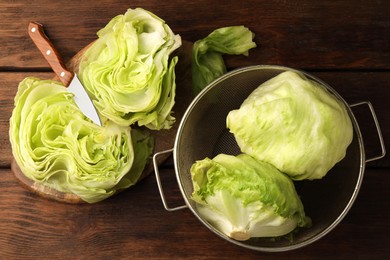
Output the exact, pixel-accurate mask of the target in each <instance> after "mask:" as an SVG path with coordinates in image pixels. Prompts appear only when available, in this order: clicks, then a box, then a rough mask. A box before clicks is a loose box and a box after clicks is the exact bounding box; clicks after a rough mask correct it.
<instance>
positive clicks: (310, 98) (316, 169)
mask: <svg viewBox="0 0 390 260" xmlns="http://www.w3.org/2000/svg"><path fill="white" fill-rule="evenodd" d="M227 127H228V128H229V129H230V132H231V133H233V134H234V136H235V139H236V141H237V143H238V145H239V147H240V149H241V151H242V152H243V153H246V154H249V155H251V156H253V157H254V158H256V159H258V160H260V161H265V162H268V163H270V164H272V165H274V166H275V167H276V168H278V169H279V170H280V171H282V172H283V173H286V174H288V175H289V176H290V177H291V178H292V179H294V180H302V179H320V178H322V177H323V176H324V175H326V173H327V172H328V171H329V170H330V169H331V168H332V167H333V166H334V165H335V164H336V163H337V162H339V161H340V160H341V159H343V158H344V156H345V154H346V150H347V147H348V146H349V144H350V143H351V142H352V138H353V128H352V123H351V120H350V117H349V115H348V112H347V110H346V107H345V105H344V104H343V102H342V101H340V100H339V99H337V98H336V97H335V96H334V95H332V94H331V93H330V92H328V91H327V90H326V89H325V88H324V87H322V86H320V85H319V84H318V83H316V82H314V81H312V80H309V79H307V78H306V77H304V76H303V75H300V74H298V73H296V72H293V71H286V72H283V73H281V74H279V75H277V76H276V77H274V78H272V79H270V80H268V81H266V82H264V83H263V84H261V85H260V86H259V87H258V88H257V89H255V90H254V91H253V92H252V93H251V94H250V95H249V96H248V98H247V99H246V100H245V101H244V102H243V103H242V105H241V107H240V108H239V109H237V110H233V111H231V112H230V113H229V114H228V116H227Z"/></svg>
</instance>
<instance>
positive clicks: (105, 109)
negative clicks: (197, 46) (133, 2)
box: [79, 8, 181, 130]
mask: <svg viewBox="0 0 390 260" xmlns="http://www.w3.org/2000/svg"><path fill="white" fill-rule="evenodd" d="M97 35H98V39H97V40H96V41H95V42H94V43H93V44H92V45H91V46H90V47H89V48H88V49H87V51H86V52H85V53H84V54H83V57H82V59H81V62H80V66H79V76H80V80H81V81H82V83H83V85H84V87H85V88H86V89H87V90H88V92H89V93H90V95H91V96H92V98H93V99H94V104H95V106H96V108H97V109H98V111H99V112H100V114H101V115H103V116H105V117H107V118H108V119H110V120H112V121H113V122H115V123H117V124H119V125H123V126H128V125H131V124H133V123H135V122H137V123H138V125H145V126H146V127H148V128H150V129H157V130H159V129H163V128H165V129H167V128H170V127H171V125H172V124H173V122H174V120H175V119H174V117H173V116H172V115H171V110H172V107H173V105H174V99H175V89H176V84H175V65H176V63H177V60H178V58H177V57H173V58H172V59H170V55H171V54H172V52H173V51H174V50H175V49H177V48H178V47H179V46H180V45H181V38H180V36H179V35H175V34H173V32H172V30H171V29H170V28H169V26H168V25H167V24H166V23H165V22H164V21H163V20H161V19H160V18H159V17H157V16H156V15H154V14H152V13H150V12H148V11H146V10H144V9H141V8H137V9H128V11H127V12H126V13H125V14H124V15H118V16H116V17H114V18H113V19H112V20H111V21H110V22H109V23H108V24H107V25H106V26H105V27H104V28H103V29H101V30H100V31H98V33H97Z"/></svg>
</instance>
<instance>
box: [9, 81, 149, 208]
mask: <svg viewBox="0 0 390 260" xmlns="http://www.w3.org/2000/svg"><path fill="white" fill-rule="evenodd" d="M9 135H10V142H11V146H12V152H13V156H14V158H15V160H16V162H17V164H18V165H19V167H20V168H21V170H22V172H23V173H24V175H25V176H26V177H28V178H29V179H31V180H33V181H35V182H36V183H39V184H43V185H45V186H47V187H51V188H53V189H56V190H58V191H60V192H65V193H73V194H76V195H78V196H79V197H80V198H81V199H82V200H84V201H86V202H89V203H93V202H97V201H101V200H103V199H106V198H108V197H110V196H111V195H113V194H114V193H115V192H117V191H118V190H122V189H125V188H128V187H130V186H131V185H133V184H135V183H136V182H137V181H138V179H139V177H140V176H141V174H142V172H143V169H144V167H145V165H146V163H147V161H148V159H149V157H150V155H151V153H152V148H153V141H152V139H151V137H150V136H149V135H148V134H146V133H144V132H141V131H140V130H135V129H131V128H130V127H124V126H119V125H117V124H114V123H112V122H110V121H107V122H106V123H105V125H104V127H100V126H98V125H96V124H94V123H92V122H91V121H90V120H89V119H88V118H86V117H85V116H84V115H83V114H82V113H81V111H80V110H79V108H78V107H77V105H76V104H75V103H74V101H73V95H72V94H71V93H69V92H67V91H66V89H65V87H64V86H63V85H61V84H60V83H59V82H57V81H53V80H40V79H38V78H33V77H28V78H25V79H24V80H23V81H22V82H20V84H19V88H18V92H17V94H16V96H15V108H14V110H13V113H12V116H11V119H10V130H9Z"/></svg>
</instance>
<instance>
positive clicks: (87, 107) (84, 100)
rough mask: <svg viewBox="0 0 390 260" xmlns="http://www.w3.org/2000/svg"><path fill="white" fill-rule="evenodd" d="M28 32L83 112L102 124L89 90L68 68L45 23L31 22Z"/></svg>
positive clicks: (96, 122) (98, 123)
mask: <svg viewBox="0 0 390 260" xmlns="http://www.w3.org/2000/svg"><path fill="white" fill-rule="evenodd" d="M28 32H29V35H30V38H31V39H32V41H33V42H34V43H35V45H36V46H37V47H38V49H39V50H40V51H41V53H42V55H43V56H44V57H45V59H46V61H47V62H48V63H49V65H50V67H51V68H52V69H53V71H54V73H55V74H56V75H57V77H58V78H59V79H60V81H61V82H62V84H64V86H65V87H66V89H67V91H69V92H71V93H73V94H74V96H73V99H74V101H75V103H76V104H77V106H78V107H79V108H80V110H81V112H83V114H84V115H85V116H87V117H88V118H89V119H91V120H92V121H93V122H94V123H95V124H97V125H99V126H101V125H102V122H101V120H100V117H99V114H98V112H97V111H96V108H95V106H94V104H93V102H92V100H91V98H90V97H89V95H88V93H87V91H86V90H85V88H84V86H83V85H82V84H81V82H80V80H79V78H78V77H77V74H76V73H74V72H72V71H69V70H68V69H67V68H66V66H65V65H64V63H63V61H62V59H61V57H60V55H59V54H58V52H57V50H56V49H55V47H54V45H53V44H52V42H51V41H50V40H49V38H48V37H47V36H46V34H45V32H44V30H43V25H42V24H39V23H36V22H30V24H29V26H28Z"/></svg>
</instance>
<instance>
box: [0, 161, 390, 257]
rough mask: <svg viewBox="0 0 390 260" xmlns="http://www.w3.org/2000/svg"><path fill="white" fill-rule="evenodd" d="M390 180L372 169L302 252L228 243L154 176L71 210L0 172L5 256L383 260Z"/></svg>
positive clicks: (173, 186)
mask: <svg viewBox="0 0 390 260" xmlns="http://www.w3.org/2000/svg"><path fill="white" fill-rule="evenodd" d="M161 175H162V176H163V178H164V179H163V183H164V186H165V187H166V189H167V190H169V191H170V193H169V194H168V199H169V201H170V203H172V204H177V205H180V204H181V203H183V202H182V198H181V197H180V192H179V190H178V188H177V182H176V180H175V177H174V173H173V171H172V170H171V169H165V170H164V169H162V171H161ZM387 177H388V170H383V169H382V170H381V169H368V170H367V171H366V174H365V180H364V182H363V185H362V188H361V191H360V193H359V195H358V198H357V201H356V202H355V204H354V206H353V207H352V209H351V211H350V212H349V214H348V215H347V217H346V218H345V219H344V220H343V221H342V222H341V223H340V224H339V226H338V227H337V228H336V229H335V230H334V231H332V232H331V233H330V234H328V235H327V236H325V237H324V238H322V239H321V240H319V241H317V242H315V243H314V244H312V245H309V246H307V247H305V248H302V249H298V250H294V251H291V252H285V253H278V254H270V253H262V252H256V251H252V250H246V249H243V248H240V247H238V246H235V245H231V244H230V243H228V242H226V241H224V240H223V239H221V238H219V237H217V236H216V235H214V234H213V233H211V232H210V231H209V230H208V229H207V228H205V227H204V226H203V225H202V224H201V223H200V222H199V221H198V220H197V219H196V218H195V216H194V215H193V214H192V213H191V212H190V211H189V210H186V209H184V210H181V211H177V212H167V211H165V210H164V208H163V206H162V204H161V200H160V197H159V194H158V191H157V185H156V182H155V178H154V177H152V176H150V177H148V178H147V179H145V180H144V181H143V182H142V183H140V184H139V185H137V186H134V187H132V188H131V189H129V190H127V191H125V192H123V193H122V194H121V195H120V196H115V197H111V198H109V199H108V200H105V201H103V202H102V203H98V204H93V205H89V204H84V205H70V204H62V203H57V202H53V201H50V200H46V199H43V198H41V197H39V196H37V195H34V194H32V193H29V192H27V191H26V190H25V189H23V188H22V187H20V185H19V184H18V183H17V182H16V181H15V180H14V178H13V176H12V173H11V172H10V171H9V170H0V178H1V182H0V189H1V190H2V192H1V193H0V212H1V213H0V216H1V220H2V221H0V230H1V231H2V232H0V248H1V250H0V258H1V259H9V258H12V259H13V257H15V256H17V257H18V258H20V259H22V258H23V259H26V258H29V259H33V258H40V257H41V256H43V255H44V256H45V257H47V259H54V258H61V259H64V258H81V259H91V258H94V257H95V259H96V258H98V259H107V258H110V259H119V258H125V259H148V258H154V259H232V256H236V257H238V256H239V259H253V258H261V259H297V258H299V259H327V258H334V257H336V259H350V257H352V256H359V259H369V258H370V256H372V255H375V257H376V259H386V258H387V257H388V256H389V253H390V251H389V249H388V244H389V243H390V238H389V236H387V232H388V231H389V230H390V225H389V222H388V221H387V220H388V218H389V217H390V213H389V211H387V210H384V209H386V208H389V207H390V201H389V200H386V199H383V200H378V199H376V198H388V197H389V196H390V190H389V189H388V187H387V183H388V181H387V179H388V178H387ZM5 213H7V214H5ZM374 234H375V235H374ZM362 245H364V246H362ZM200 249H201V250H200Z"/></svg>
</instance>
